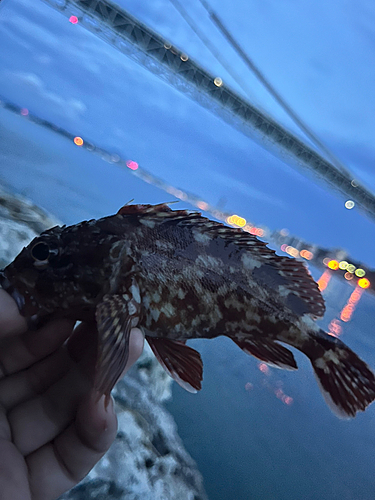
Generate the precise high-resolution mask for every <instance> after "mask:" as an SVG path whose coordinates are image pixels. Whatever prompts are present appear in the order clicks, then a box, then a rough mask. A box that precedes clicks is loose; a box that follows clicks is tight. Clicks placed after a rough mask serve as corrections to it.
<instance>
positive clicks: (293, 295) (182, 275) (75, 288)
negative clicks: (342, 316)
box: [0, 203, 375, 418]
mask: <svg viewBox="0 0 375 500" xmlns="http://www.w3.org/2000/svg"><path fill="white" fill-rule="evenodd" d="M0 285H1V287H2V288H3V289H4V290H5V291H7V292H8V293H9V294H10V295H11V296H12V297H13V298H14V300H15V301H16V303H17V305H18V308H19V311H20V313H21V314H22V315H23V316H24V317H25V318H26V319H27V320H28V322H29V324H30V325H38V324H41V323H42V322H43V321H48V320H49V319H52V318H58V317H65V318H71V319H74V320H76V321H95V322H96V326H97V331H98V347H97V361H96V369H95V379H94V380H93V384H94V387H95V388H96V390H97V391H98V393H99V394H101V395H102V394H109V393H110V391H111V390H112V388H113V387H114V385H115V384H116V382H117V380H118V378H119V377H120V375H121V373H122V371H123V369H124V367H125V364H126V362H127V359H128V355H129V335H130V332H131V329H132V328H135V327H138V328H140V329H141V330H142V332H143V333H144V336H145V339H146V340H147V342H148V343H149V345H150V347H151V349H152V351H153V352H154V354H155V356H156V358H157V359H158V361H159V362H160V364H161V365H162V367H163V368H164V369H165V370H166V371H167V373H168V374H169V375H170V376H171V377H172V378H173V379H174V380H175V381H176V382H177V383H178V384H179V385H180V386H182V387H183V388H184V389H186V390H187V391H189V392H197V391H199V390H200V389H201V383H202V378H203V364H202V359H201V357H200V354H199V353H198V352H197V351H196V350H195V349H193V348H192V347H190V346H188V345H186V341H187V340H188V339H192V338H207V339H212V338H215V337H218V336H221V335H224V336H227V337H229V338H230V339H231V340H232V341H233V342H235V344H237V346H238V347H239V348H240V349H242V351H244V352H245V353H247V354H250V355H252V356H254V357H255V358H257V359H258V360H261V361H262V362H265V363H268V364H269V365H271V366H275V367H277V368H283V369H288V370H296V369H297V363H296V360H295V357H294V355H293V352H292V351H291V350H290V349H288V348H287V347H286V346H291V347H293V348H295V349H297V350H299V351H301V352H302V353H303V354H305V355H306V356H307V357H308V358H309V360H310V362H311V364H312V367H313V372H314V374H315V376H316V379H317V381H318V385H319V387H320V389H321V392H322V394H323V397H324V399H325V400H326V402H327V404H328V406H329V407H330V408H331V410H333V412H334V413H336V414H337V415H338V416H339V417H341V418H351V417H354V416H355V415H356V413H357V412H359V411H364V410H365V409H366V407H367V406H368V405H369V404H370V403H371V402H372V401H373V400H374V399H375V376H374V373H373V371H372V370H371V368H370V367H369V366H368V365H367V364H366V363H365V362H364V361H362V360H361V359H360V358H359V357H358V356H357V355H356V354H355V353H354V352H353V351H352V350H351V349H350V348H349V347H347V346H346V345H345V344H344V343H343V342H342V341H341V340H340V339H338V338H336V337H334V336H332V335H329V334H327V333H326V332H324V331H323V330H322V329H321V328H320V327H319V326H318V325H317V324H316V321H315V320H316V319H317V318H319V317H322V316H323V315H324V312H325V304H324V299H323V297H322V295H321V293H320V291H319V288H318V285H317V284H316V282H315V281H314V280H313V278H312V276H311V274H310V273H309V271H308V270H307V268H306V267H305V265H304V264H303V263H302V262H300V261H299V260H296V259H292V258H289V257H286V256H280V255H277V254H276V252H275V251H274V250H272V249H271V248H269V247H268V246H267V244H266V243H264V242H263V241H261V240H259V239H258V238H257V237H255V236H253V235H251V234H249V233H247V232H245V231H243V230H241V229H236V228H233V227H228V226H225V225H224V224H221V223H219V222H216V221H213V220H210V219H208V218H205V217H203V216H202V215H201V213H199V212H195V211H188V210H172V209H171V208H170V207H169V204H168V203H161V204H158V205H149V204H143V205H142V204H133V205H131V204H126V205H125V206H123V207H122V208H121V209H120V210H119V211H118V212H117V214H115V215H111V216H107V217H104V218H101V219H97V220H96V219H92V220H88V221H83V222H80V223H79V224H75V225H72V226H62V227H61V226H55V227H53V228H51V229H48V230H46V231H44V232H43V233H41V235H40V236H38V237H36V238H34V239H33V240H32V241H31V243H30V244H29V245H28V246H26V247H25V248H24V249H23V250H22V251H21V252H20V254H19V255H18V256H17V257H16V258H15V259H14V261H13V262H11V263H10V264H9V265H8V266H6V267H5V268H4V269H3V270H1V271H0Z"/></svg>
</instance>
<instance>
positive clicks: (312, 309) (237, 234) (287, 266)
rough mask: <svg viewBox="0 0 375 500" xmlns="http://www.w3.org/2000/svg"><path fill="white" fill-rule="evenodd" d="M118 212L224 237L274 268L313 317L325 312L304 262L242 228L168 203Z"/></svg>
mask: <svg viewBox="0 0 375 500" xmlns="http://www.w3.org/2000/svg"><path fill="white" fill-rule="evenodd" d="M118 213H119V214H122V215H131V216H138V217H142V218H143V219H149V220H152V221H155V222H158V223H160V224H172V225H178V226H184V225H186V226H190V227H191V228H193V229H194V230H195V231H199V232H201V233H202V234H204V235H208V236H211V237H212V238H223V239H224V240H225V242H226V243H228V244H234V245H236V246H237V247H238V248H241V249H244V250H246V251H249V252H250V253H251V255H252V257H254V258H255V259H258V260H259V261H260V262H261V263H263V264H266V265H270V266H272V267H273V268H274V269H277V271H278V272H279V273H280V275H281V276H282V277H283V278H285V280H286V282H287V283H286V285H285V287H286V288H287V289H288V290H289V291H290V292H292V293H293V294H295V295H296V296H297V297H299V298H300V299H301V300H302V301H303V302H304V303H305V304H306V307H307V312H308V313H310V314H312V315H314V316H316V317H321V316H323V315H324V312H325V305H324V299H323V297H322V295H321V293H320V290H319V287H318V285H317V283H315V281H314V280H313V278H312V277H311V275H310V273H309V271H308V269H307V268H306V267H305V265H304V264H303V263H302V262H300V261H298V260H296V259H291V258H289V257H284V256H280V255H276V252H275V251H274V250H272V249H271V248H268V247H267V244H266V243H264V242H263V241H261V240H259V239H258V238H257V237H256V236H254V235H252V234H250V233H247V232H245V231H243V230H242V229H237V228H232V227H228V226H225V225H224V224H222V223H220V222H215V221H212V220H210V219H207V218H206V217H202V215H201V214H200V212H192V211H188V210H171V208H169V206H168V204H167V203H160V204H158V205H125V206H124V207H122V208H121V209H120V210H119V212H118Z"/></svg>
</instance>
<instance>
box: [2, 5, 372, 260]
mask: <svg viewBox="0 0 375 500" xmlns="http://www.w3.org/2000/svg"><path fill="white" fill-rule="evenodd" d="M117 3H118V4H119V5H120V6H122V7H123V8H124V9H126V10H128V11H129V12H130V13H131V14H132V15H134V16H135V17H137V18H138V19H140V20H141V21H142V22H144V23H145V24H147V25H148V26H150V27H151V28H152V29H154V30H155V31H156V32H158V33H159V34H161V35H162V36H163V37H165V38H166V39H167V40H169V41H170V42H171V43H172V44H174V45H175V46H177V47H178V48H180V49H182V50H183V51H184V52H186V53H187V54H188V55H189V57H191V58H192V59H194V60H196V61H197V62H199V64H201V65H202V66H203V67H205V68H206V69H207V70H208V71H209V72H210V73H212V74H213V75H217V76H220V77H221V78H222V79H223V81H224V84H228V85H229V86H231V87H232V88H234V89H235V90H237V91H239V92H242V90H241V89H240V88H239V87H238V85H237V84H236V82H235V81H233V79H232V78H231V77H230V75H228V74H227V72H226V70H225V69H223V68H222V67H221V66H220V64H219V63H218V62H217V61H216V60H215V58H214V57H213V56H212V55H211V54H210V53H209V51H208V50H207V49H206V47H204V45H203V44H202V42H201V41H200V40H199V38H198V37H197V36H196V35H195V34H194V33H193V32H192V30H191V28H190V27H189V26H188V24H187V23H186V21H185V20H184V19H183V18H182V17H181V15H180V14H179V12H178V11H177V10H176V9H175V7H174V6H173V3H172V2H171V1H168V0H157V1H155V0H152V1H151V0H144V1H142V2H139V1H136V0H119V1H118V2H117ZM184 5H185V8H186V9H187V11H188V13H189V15H190V16H191V18H193V19H194V22H195V23H196V25H197V27H198V28H199V29H200V30H203V32H204V33H205V35H206V37H207V38H208V39H209V40H210V41H211V43H213V44H214V45H215V47H216V48H217V49H219V51H220V52H221V54H222V55H223V56H224V57H225V58H226V59H227V61H228V62H229V63H230V64H231V66H232V67H233V70H234V71H236V72H237V73H238V74H239V75H240V76H241V78H242V79H243V80H244V81H245V82H246V85H247V86H248V88H249V95H248V96H247V98H248V99H249V100H250V101H251V102H253V103H255V104H256V105H259V106H260V107H261V108H263V109H264V110H266V111H267V112H268V113H269V114H270V115H271V116H273V117H274V118H275V119H277V120H279V121H281V122H282V123H283V124H285V125H286V126H288V127H289V128H291V129H292V130H295V125H293V124H291V122H290V119H289V118H288V117H286V116H285V113H284V112H283V111H282V110H281V109H280V107H279V106H278V105H277V104H276V103H275V101H274V100H273V98H272V97H270V96H269V95H268V94H267V92H266V90H265V89H264V88H263V87H262V85H261V84H260V83H259V82H258V81H257V80H256V79H255V77H254V76H253V75H252V74H251V73H250V72H249V70H248V69H247V68H246V67H245V66H244V64H243V63H242V62H241V61H240V60H239V58H238V57H237V56H236V54H235V53H234V52H233V50H232V48H230V47H229V46H228V44H227V42H226V41H225V39H224V38H223V37H222V35H221V34H220V33H219V32H218V30H217V29H216V27H215V26H214V24H213V23H212V22H211V21H210V18H209V16H208V14H207V12H206V10H205V9H204V7H203V6H202V4H201V2H200V1H199V0H194V1H191V2H189V3H188V4H186V2H185V3H184ZM210 5H211V7H212V8H214V9H215V11H216V13H217V15H218V16H219V17H220V18H221V19H222V20H223V21H224V22H225V24H226V26H227V27H228V29H229V30H230V31H231V33H232V34H233V35H234V36H235V37H236V39H237V40H238V42H239V43H240V44H241V46H242V47H243V49H245V50H246V52H247V53H248V55H249V56H250V57H251V58H252V60H253V61H254V62H255V63H256V64H257V65H258V67H259V69H260V70H261V71H262V72H263V73H264V75H265V76H266V77H267V78H268V79H269V81H270V82H271V83H272V84H273V86H274V87H275V88H276V89H277V91H278V92H279V93H280V94H281V95H282V96H283V98H284V99H285V100H286V101H287V102H288V104H289V105H290V106H292V108H293V109H294V111H295V112H296V113H297V114H298V115H299V116H300V117H301V118H302V119H303V120H304V121H305V123H306V124H307V125H308V126H309V127H310V128H311V129H312V130H313V132H314V133H315V134H316V135H318V136H319V138H320V139H321V140H322V141H323V142H324V143H325V144H326V146H328V147H329V148H330V149H331V150H332V151H333V152H334V154H336V155H337V157H338V158H339V159H340V160H341V161H342V162H343V163H344V164H345V165H346V166H347V168H348V169H349V170H350V171H352V172H353V175H354V177H355V178H358V179H359V181H360V182H362V183H363V184H364V185H365V186H366V187H367V188H368V189H370V190H375V169H374V166H373V162H374V157H375V126H374V116H375V97H374V88H375V50H374V49H375V4H374V3H373V2H370V1H365V0H362V1H359V0H357V1H354V0H352V1H350V0H349V1H346V2H341V1H338V0H333V1H331V2H326V1H323V0H317V1H314V2H312V1H307V0H304V1H302V2H296V1H293V0H287V1H285V2H282V3H280V2H271V1H267V0H262V1H250V2H249V1H245V0H238V1H236V2H235V3H233V1H230V0H218V1H216V2H214V1H211V4H210ZM0 47H1V48H2V50H1V51H0V94H1V95H2V96H3V97H4V98H6V99H9V100H11V101H13V102H15V103H16V104H18V105H20V106H24V107H26V108H28V109H29V110H30V111H31V112H32V113H34V114H36V115H38V116H41V117H43V118H45V119H48V120H50V121H51V122H53V123H56V124H57V125H60V126H62V127H64V128H66V129H67V130H69V131H71V132H73V133H77V135H82V136H85V137H87V138H88V139H90V140H91V141H92V142H93V143H95V144H96V145H98V146H100V147H103V148H105V149H108V150H109V151H113V152H114V153H117V154H119V155H120V156H122V157H127V158H131V159H133V160H135V161H137V162H138V163H139V164H140V165H141V166H142V167H144V168H145V169H147V170H149V171H150V172H152V173H153V174H154V175H156V176H158V177H160V178H162V179H163V180H165V181H166V182H169V183H170V184H172V185H174V186H176V187H179V188H181V189H184V190H186V191H191V192H193V193H195V194H197V195H199V196H201V197H202V199H203V200H206V201H207V202H209V203H211V204H213V205H217V204H221V205H222V206H223V208H225V210H227V211H229V212H233V213H238V214H240V215H242V216H243V217H246V218H247V219H248V220H249V221H252V222H253V223H255V224H258V225H261V224H265V225H267V226H268V227H269V228H270V229H271V230H274V229H281V228H284V227H286V228H288V229H289V230H290V232H291V233H292V234H295V235H297V236H299V237H301V238H305V239H306V240H307V241H309V242H311V243H317V244H319V245H322V246H326V247H342V248H345V249H346V250H347V251H348V252H349V253H350V254H351V255H352V256H353V258H356V259H358V260H362V261H363V262H364V263H365V264H367V265H370V266H375V256H374V255H375V252H374V250H375V238H374V227H373V222H371V221H370V220H369V219H368V218H367V217H366V216H365V215H363V214H362V213H361V212H360V211H359V210H357V209H356V208H354V209H353V210H350V211H349V210H346V209H345V208H344V203H345V201H346V198H344V197H342V196H340V195H338V194H337V193H335V192H333V191H329V190H328V189H327V188H326V186H325V185H324V184H319V183H316V182H315V180H314V178H313V177H311V176H310V177H307V176H305V175H303V174H302V173H300V172H299V171H297V170H296V169H295V168H292V167H290V166H289V165H288V164H287V163H284V162H282V161H281V160H279V159H278V158H275V157H274V156H273V155H271V154H270V153H268V152H267V151H266V150H264V149H263V147H262V146H261V145H258V144H255V143H254V142H252V141H251V140H250V139H249V138H248V137H246V136H245V135H243V134H242V133H241V132H240V131H237V130H235V129H233V128H232V127H231V126H230V125H228V124H227V123H225V122H223V121H221V120H220V119H219V118H218V117H217V116H215V115H214V114H212V113H211V112H210V111H209V110H207V109H204V108H202V107H201V106H199V105H198V104H197V103H196V102H194V101H192V100H190V99H189V98H187V97H186V96H185V95H184V94H181V93H180V92H179V91H177V90H176V89H175V88H173V87H172V86H170V85H168V84H167V83H166V82H165V81H163V80H161V79H159V78H158V77H157V76H155V75H154V74H151V73H150V72H149V71H147V70H146V69H145V68H143V67H142V66H139V65H138V64H136V63H135V62H134V61H132V60H131V59H130V58H128V57H127V56H126V55H124V54H122V53H121V52H119V51H118V50H116V49H115V48H114V47H112V46H111V45H109V44H107V43H105V42H104V41H102V40H101V39H100V38H98V37H96V36H94V35H93V34H92V33H90V32H89V31H87V30H86V29H84V28H83V27H82V26H80V24H79V23H78V24H76V25H73V24H71V23H69V21H68V18H67V16H66V15H62V14H61V13H59V12H57V11H56V10H55V9H53V8H51V7H50V6H49V5H48V4H47V3H45V2H43V1H42V0H36V1H35V2H32V3H31V2H29V1H26V0H3V1H2V2H1V3H0ZM1 125H2V126H3V127H4V128H5V129H6V128H7V123H5V122H2V123H1ZM14 127H15V128H16V129H17V127H16V125H14ZM19 133H21V132H19ZM30 140H31V139H30ZM45 148H46V150H49V149H50V150H51V154H52V143H51V144H46V145H45ZM73 148H74V146H72V145H70V144H68V143H66V145H65V149H66V154H67V155H68V153H69V154H71V155H72V158H73V155H76V156H75V160H74V161H79V158H78V156H77V155H78V153H76V152H74V153H73ZM72 161H73V160H72ZM85 161H87V157H85ZM13 168H14V167H13ZM45 168H46V169H47V167H45ZM68 168H69V167H68V166H66V167H65V170H67V169H68ZM70 168H71V171H70V174H69V182H70V183H75V186H76V187H77V186H78V187H82V192H84V193H85V197H83V198H82V203H83V204H86V205H87V208H89V207H90V206H91V205H92V200H91V201H90V189H88V188H87V175H85V174H84V173H83V171H81V170H80V171H78V170H77V171H74V167H73V163H72V164H71V167H70ZM51 169H52V170H51V171H53V172H57V173H56V175H57V178H59V176H60V175H61V178H62V179H63V178H64V176H65V175H66V172H65V171H62V170H59V168H57V163H56V164H55V165H54V166H52V167H51ZM72 169H73V170H72ZM113 169H114V171H115V169H116V167H114V166H113ZM0 173H1V178H2V179H8V174H9V172H7V171H6V166H5V165H2V166H1V167H0ZM45 173H46V171H45ZM12 175H14V172H12ZM113 175H114V176H116V175H118V174H117V173H115V172H114V174H113ZM129 175H130V174H129V173H124V175H123V179H124V180H123V181H120V180H119V181H118V182H117V185H116V188H115V189H114V191H113V192H106V190H105V182H106V177H107V176H108V167H106V168H105V169H104V168H103V171H102V173H101V172H100V168H96V169H93V170H92V171H91V173H90V176H91V177H90V185H94V184H95V188H94V191H95V196H97V191H98V186H103V191H102V192H101V196H102V199H103V203H100V207H98V210H97V211H96V213H95V214H93V216H98V215H99V214H102V215H105V214H106V213H111V211H114V210H116V209H117V208H118V206H119V205H121V204H122V203H125V202H127V201H128V200H129V199H131V198H135V202H146V203H147V202H156V201H167V200H166V194H165V193H163V192H161V191H157V195H155V196H154V195H152V196H151V197H152V200H151V198H150V197H149V187H145V188H144V190H143V188H142V187H141V185H140V184H139V185H138V184H137V186H138V188H135V187H134V186H133V188H132V189H131V190H130V189H128V187H127V186H128V184H127V181H126V179H128V178H129ZM8 180H9V179H8ZM20 182H21V181H20V180H19V181H17V180H16V178H15V177H14V180H13V177H12V181H11V182H10V184H12V186H13V187H14V188H15V189H16V190H17V189H20V185H21V184H20ZM29 182H32V181H31V180H30V179H29ZM121 182H123V185H120V184H121ZM132 182H133V181H132ZM130 184H131V182H130ZM61 189H63V188H61ZM155 193H156V191H155ZM67 196H68V194H67ZM51 198H53V196H52V197H51ZM156 198H157V199H156ZM43 199H45V198H43ZM36 201H38V200H36ZM44 205H48V203H46V202H44ZM45 208H47V209H51V208H53V207H52V206H45ZM58 215H59V216H60V217H61V213H59V214H58ZM77 217H78V212H77Z"/></svg>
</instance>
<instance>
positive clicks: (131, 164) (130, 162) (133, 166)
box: [126, 160, 138, 170]
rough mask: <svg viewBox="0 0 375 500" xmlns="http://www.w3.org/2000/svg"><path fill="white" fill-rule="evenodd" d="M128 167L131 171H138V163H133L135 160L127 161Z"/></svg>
mask: <svg viewBox="0 0 375 500" xmlns="http://www.w3.org/2000/svg"><path fill="white" fill-rule="evenodd" d="M126 166H127V167H128V168H130V170H137V168H138V163H137V162H136V161H133V160H127V162H126Z"/></svg>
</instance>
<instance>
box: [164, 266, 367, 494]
mask: <svg viewBox="0 0 375 500" xmlns="http://www.w3.org/2000/svg"><path fill="white" fill-rule="evenodd" d="M313 274H317V275H319V272H315V271H314V270H313ZM316 277H317V276H315V278H316ZM327 290H328V291H327V293H326V301H327V313H326V316H325V318H324V319H323V320H322V321H320V324H321V326H322V327H325V328H326V327H327V325H328V324H329V322H330V321H331V320H332V318H333V317H338V316H339V314H340V310H341V309H342V308H343V307H344V306H345V303H346V301H347V298H348V297H349V296H350V294H351V292H352V291H353V288H352V287H350V286H348V285H346V284H345V283H342V282H339V281H336V280H333V281H332V282H331V283H330V285H329V288H328V289H327ZM374 306H375V298H374V297H373V296H370V295H369V294H367V293H365V294H363V296H362V298H361V300H360V302H359V303H358V304H357V308H356V310H355V312H354V314H353V318H352V321H350V322H349V323H345V325H344V329H343V332H342V336H341V338H342V339H343V340H344V342H346V343H348V344H349V346H350V347H351V348H353V349H354V350H355V351H356V352H357V353H358V354H359V355H360V356H361V357H363V358H364V359H365V360H366V361H367V362H368V363H369V364H370V365H371V366H373V367H375V354H374V353H375V338H374V335H373V321H372V317H373V311H374ZM191 345H193V347H194V348H196V349H197V350H199V351H200V352H201V354H202V358H203V362H204V380H203V388H202V391H201V392H200V393H198V394H197V395H186V394H185V393H184V391H182V390H180V388H179V387H177V385H174V388H173V400H172V401H171V402H169V403H168V409H169V410H170V411H171V412H172V413H173V415H174V416H175V419H176V421H177V424H178V428H179V432H180V435H181V436H182V438H183V440H184V443H185V444H186V446H187V448H188V451H189V452H190V453H191V454H192V456H193V457H194V459H195V460H196V461H197V463H198V466H199V468H200V470H201V471H202V473H203V475H204V478H205V487H206V489H207V493H208V495H209V497H210V498H212V499H215V500H224V499H225V500H228V499H233V500H234V499H237V498H238V499H250V498H254V499H258V498H259V499H275V500H284V499H285V500H290V499H302V498H303V499H307V500H310V499H311V500H316V499H317V498H319V499H320V500H334V499H337V500H339V499H340V500H342V499H347V500H349V499H350V500H353V499H356V500H357V499H361V500H367V499H368V500H370V499H371V500H372V499H373V496H374V491H375V479H374V474H373V460H374V456H375V437H374V432H373V429H374V424H375V413H374V412H375V406H372V407H370V408H369V409H368V410H367V411H366V412H365V413H364V414H360V415H358V416H357V417H356V418H355V419H353V420H349V421H346V420H339V419H338V418H337V417H336V416H334V415H333V414H332V413H331V412H330V410H329V409H328V408H327V406H326V405H325V402H324V400H323V398H322V396H321V394H320V391H319V389H318V386H317V384H316V382H315V378H314V375H313V371H312V369H311V366H310V363H309V361H308V359H307V358H306V357H304V356H303V355H302V354H301V353H299V352H297V351H295V350H293V353H294V355H295V357H296V360H297V364H298V366H299V370H298V371H295V372H288V371H284V370H278V369H276V368H270V367H268V366H267V365H265V364H264V363H259V362H257V361H256V360H255V359H254V358H251V357H248V356H246V355H245V354H244V353H242V352H241V351H240V350H239V349H238V348H237V347H236V346H235V344H234V343H232V342H231V341H230V340H229V339H226V338H218V339H215V340H206V341H205V340H195V341H191ZM289 398H290V399H289Z"/></svg>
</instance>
